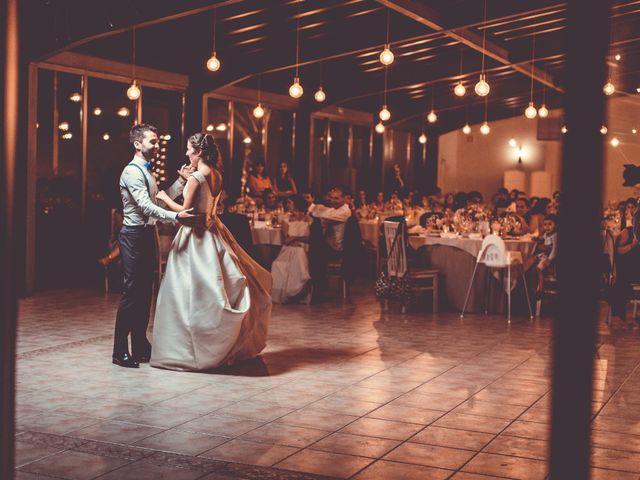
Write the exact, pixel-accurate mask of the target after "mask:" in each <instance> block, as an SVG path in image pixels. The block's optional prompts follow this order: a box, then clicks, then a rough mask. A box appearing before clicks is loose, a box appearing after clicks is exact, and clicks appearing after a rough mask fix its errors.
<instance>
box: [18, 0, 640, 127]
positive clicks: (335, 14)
mask: <svg viewBox="0 0 640 480" xmlns="http://www.w3.org/2000/svg"><path fill="white" fill-rule="evenodd" d="M26 3H28V4H29V7H30V11H31V12H32V13H30V15H31V16H32V17H33V25H32V27H31V28H33V29H37V31H38V34H37V36H36V37H35V38H34V37H31V38H30V39H31V40H32V44H31V52H32V55H33V57H34V58H43V57H46V56H47V55H50V54H51V53H55V52H58V51H61V50H72V51H77V52H81V53H85V54H90V55H95V56H98V57H104V58H108V59H113V60H119V61H123V62H130V61H131V58H132V34H131V30H132V29H131V27H132V26H133V25H137V28H136V43H137V48H136V52H137V56H136V59H137V63H138V64H140V65H144V66H148V67H154V68H159V69H164V70H170V71H174V72H179V73H184V74H187V75H189V77H190V83H191V84H192V85H193V86H194V87H195V88H197V89H201V90H203V91H209V90H214V89H216V88H219V87H222V86H227V85H238V86H243V87H248V88H254V89H257V88H258V87H259V86H260V88H262V89H263V90H265V91H269V92H274V93H282V94H286V92H287V90H288V87H289V85H290V84H291V82H292V79H293V76H294V71H295V62H296V60H295V59H296V27H297V25H299V38H300V53H299V59H300V60H299V61H300V73H299V75H300V78H301V83H302V85H303V86H304V88H305V95H304V96H303V98H302V102H303V103H302V104H303V106H304V107H305V108H308V109H310V110H316V109H319V108H322V107H323V106H326V105H336V106H341V107H347V108H352V109H356V110H361V111H364V112H370V113H371V116H372V122H373V121H374V119H375V115H376V113H377V112H378V110H379V109H380V107H381V105H382V103H383V95H384V93H383V92H384V70H385V69H384V68H383V66H382V65H381V64H380V62H379V61H378V54H379V52H380V51H381V49H382V47H383V45H384V43H385V40H386V25H387V18H389V41H390V43H391V46H392V50H393V52H394V53H395V58H396V60H395V62H394V63H393V64H392V65H391V66H389V67H388V69H387V85H388V93H387V104H388V105H389V109H390V110H391V112H392V119H391V121H390V122H389V123H390V124H391V125H392V126H398V127H399V128H407V129H411V130H421V129H422V128H424V126H425V120H424V119H425V114H426V112H428V111H429V110H430V109H431V106H432V104H433V106H434V108H435V110H436V111H437V112H438V114H439V119H438V122H437V123H436V124H435V125H433V126H431V125H429V127H430V128H432V129H435V130H437V131H438V132H444V131H448V130H451V129H454V128H459V127H460V126H461V125H462V124H464V123H465V122H466V121H467V120H468V121H469V122H478V121H481V120H482V119H483V118H484V115H485V102H484V100H483V99H481V98H480V97H478V96H476V95H475V94H474V93H473V85H474V84H475V82H476V81H477V79H478V76H479V74H480V72H481V70H482V64H483V55H482V52H485V55H484V68H485V71H486V74H487V78H488V81H489V83H490V85H491V93H490V95H489V97H488V99H487V116H488V119H489V120H491V119H497V118H505V117H509V116H513V115H520V114H521V113H522V111H523V110H524V108H525V107H526V105H527V103H528V102H529V97H530V92H531V86H532V85H531V84H532V82H531V77H533V79H534V80H533V91H534V98H535V101H536V104H538V105H539V104H540V103H541V101H542V99H543V97H544V98H545V102H546V104H547V106H548V107H550V108H553V107H560V106H562V99H563V94H562V92H563V89H562V84H563V76H564V66H565V58H564V43H565V37H564V36H565V31H566V14H567V7H566V4H565V3H561V2H557V1H551V0H527V1H509V0H487V2H486V22H485V20H484V16H485V12H484V2H483V1H481V0H423V1H420V0H341V1H340V0H302V1H297V0H218V1H217V2H211V1H209V2H205V1H196V0H183V1H181V2H175V1H171V0H137V1H131V0H111V1H108V2H107V1H103V2H86V1H81V0H28V2H26ZM216 7H217V8H216ZM585 8H586V5H585ZM214 12H215V17H216V18H217V21H216V50H217V53H218V57H219V58H220V59H221V61H222V65H223V66H222V69H221V70H220V71H219V72H216V73H211V72H208V71H207V70H206V68H205V62H206V60H207V58H208V57H209V56H210V54H211V50H212V42H213V34H212V31H213V25H214ZM611 22H612V33H611V55H610V59H609V67H610V73H611V76H612V79H613V81H614V83H615V84H616V87H617V89H618V92H617V93H616V94H622V95H625V94H628V95H636V94H637V93H636V87H638V86H639V85H640V61H639V55H638V54H639V53H640V52H639V50H640V1H628V0H627V1H616V2H613V9H612V17H611ZM534 38H535V52H536V54H535V65H534V66H533V68H532V64H531V58H532V47H533V43H534V42H533V40H534ZM586 53H587V54H588V52H586ZM616 54H620V55H621V59H620V60H619V61H617V60H616V59H615V55H616ZM458 81H462V82H463V83H464V84H465V86H466V87H467V94H466V95H465V96H464V97H462V98H458V97H456V96H454V95H453V92H452V90H453V86H454V85H455V84H456V83H457V82H458ZM321 82H322V84H323V85H324V90H325V92H326V94H327V101H326V102H325V103H324V104H323V105H319V104H316V103H315V102H314V100H313V92H314V91H315V90H316V88H317V87H318V85H319V84H320V83H321Z"/></svg>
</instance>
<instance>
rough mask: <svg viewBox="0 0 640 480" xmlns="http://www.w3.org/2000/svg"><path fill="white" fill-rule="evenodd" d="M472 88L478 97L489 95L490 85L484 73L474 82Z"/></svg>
mask: <svg viewBox="0 0 640 480" xmlns="http://www.w3.org/2000/svg"><path fill="white" fill-rule="evenodd" d="M474 90H475V92H476V95H478V96H479V97H486V96H487V95H489V91H490V90H491V87H489V84H488V83H487V80H486V79H485V76H484V74H482V75H480V80H479V81H478V83H476V86H475V88H474Z"/></svg>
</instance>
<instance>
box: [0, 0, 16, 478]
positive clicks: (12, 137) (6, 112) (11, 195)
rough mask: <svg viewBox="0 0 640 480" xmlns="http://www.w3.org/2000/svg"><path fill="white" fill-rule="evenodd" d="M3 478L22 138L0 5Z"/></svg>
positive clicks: (9, 6)
mask: <svg viewBox="0 0 640 480" xmlns="http://www.w3.org/2000/svg"><path fill="white" fill-rule="evenodd" d="M0 38H2V41H1V42H0V45H1V47H0V49H1V51H2V53H1V54H0V55H1V56H0V64H1V65H2V67H1V70H0V73H1V78H2V80H1V83H0V86H1V90H0V91H1V92H2V101H1V102H0V115H1V118H2V121H1V122H0V125H1V126H0V128H1V129H2V134H1V135H0V151H1V155H2V157H1V168H2V172H1V175H0V182H1V184H0V192H1V193H0V195H1V197H0V198H1V200H0V208H1V209H2V210H1V212H0V225H1V235H2V236H1V237H0V255H1V256H2V263H1V265H2V268H0V272H1V275H2V280H1V282H0V283H1V284H2V288H1V289H0V292H1V293H0V295H1V297H0V311H1V315H2V317H1V318H0V377H1V378H0V388H1V389H2V392H1V396H0V478H13V467H14V433H15V432H14V428H15V425H14V420H15V411H14V408H15V403H14V398H15V340H16V285H17V282H16V281H15V277H14V275H13V274H14V273H15V272H16V268H15V267H16V261H15V257H14V255H13V253H14V248H15V241H14V239H15V233H16V232H15V229H14V218H15V217H14V209H15V207H16V205H15V201H14V199H15V195H16V192H15V185H16V182H15V177H16V171H15V169H16V163H17V162H16V158H17V147H18V142H17V136H18V132H17V130H18V98H19V78H18V77H19V59H18V0H0Z"/></svg>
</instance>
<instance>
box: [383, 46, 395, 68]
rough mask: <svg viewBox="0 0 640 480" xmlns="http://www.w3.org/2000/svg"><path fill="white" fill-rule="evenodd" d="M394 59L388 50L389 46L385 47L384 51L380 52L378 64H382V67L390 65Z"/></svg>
mask: <svg viewBox="0 0 640 480" xmlns="http://www.w3.org/2000/svg"><path fill="white" fill-rule="evenodd" d="M394 58H395V57H394V55H393V52H392V51H391V49H390V48H389V45H388V44H387V45H385V47H384V50H382V52H380V63H382V64H383V65H391V64H392V63H393V59H394Z"/></svg>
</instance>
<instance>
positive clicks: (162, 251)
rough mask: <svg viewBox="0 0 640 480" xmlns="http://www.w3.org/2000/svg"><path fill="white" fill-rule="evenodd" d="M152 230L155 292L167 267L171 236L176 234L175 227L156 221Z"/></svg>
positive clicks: (171, 241)
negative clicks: (154, 247) (154, 245)
mask: <svg viewBox="0 0 640 480" xmlns="http://www.w3.org/2000/svg"><path fill="white" fill-rule="evenodd" d="M153 232H154V238H155V244H156V279H155V287H154V288H155V291H156V292H157V291H158V290H159V289H160V282H161V281H162V276H163V275H164V271H165V268H166V267H167V260H168V258H169V251H170V250H171V244H172V243H173V237H175V234H176V227H175V226H174V225H170V224H164V223H156V225H155V227H154V229H153Z"/></svg>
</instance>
